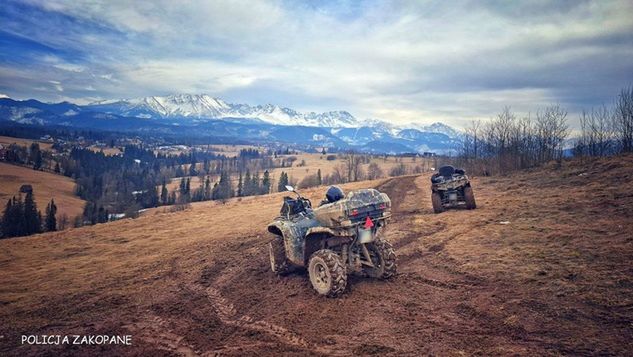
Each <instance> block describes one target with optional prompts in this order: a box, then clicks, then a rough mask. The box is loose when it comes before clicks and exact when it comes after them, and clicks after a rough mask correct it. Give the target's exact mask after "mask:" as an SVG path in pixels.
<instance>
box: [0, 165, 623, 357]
mask: <svg viewBox="0 0 633 357" xmlns="http://www.w3.org/2000/svg"><path fill="white" fill-rule="evenodd" d="M631 168H633V160H632V158H631V157H628V158H626V159H625V160H619V161H613V162H611V161H607V162H600V163H594V164H593V166H591V165H580V164H574V165H571V166H569V167H567V168H566V169H565V170H562V171H558V172H557V173H556V174H555V175H544V174H543V173H542V172H531V173H527V174H521V175H517V176H511V177H504V178H482V179H481V180H479V179H476V180H475V194H476V196H477V200H478V205H479V208H478V209H476V210H473V211H467V210H454V211H449V212H445V213H443V214H440V215H434V214H432V211H431V204H430V193H429V188H428V182H429V181H428V177H427V176H420V177H403V178H396V179H391V180H388V181H386V182H385V183H383V184H382V185H381V186H380V187H379V189H381V190H383V191H384V192H387V193H388V194H389V196H390V197H391V199H392V201H393V202H394V219H393V220H392V222H391V225H390V227H389V231H388V237H389V239H390V240H391V241H392V242H393V243H394V245H395V247H396V251H397V254H398V271H399V274H398V275H397V276H396V277H395V278H394V279H392V280H390V281H377V280H367V279H359V278H351V280H350V283H349V284H348V292H347V293H346V294H345V295H343V297H341V298H338V299H325V298H322V297H319V296H317V295H316V293H315V292H314V291H313V290H312V288H311V286H310V283H309V280H308V279H307V277H306V276H305V273H301V272H300V273H296V274H293V275H290V276H288V277H284V278H278V277H275V276H274V275H273V274H272V273H271V272H270V270H269V265H268V257H267V254H266V250H265V249H266V247H265V245H266V242H267V238H266V236H265V233H263V232H262V229H261V227H260V228H258V227H250V228H248V229H244V230H243V234H242V235H241V236H239V237H237V238H236V237H217V239H212V240H195V241H192V242H191V243H190V244H188V246H187V248H186V249H183V250H180V251H178V252H177V253H178V254H174V255H165V256H160V257H161V258H160V259H157V260H156V261H154V262H153V263H152V264H149V265H146V267H152V269H147V268H143V270H142V271H140V272H139V273H135V274H134V275H130V277H128V278H127V279H124V280H120V281H117V280H114V281H112V282H110V283H109V285H108V284H105V285H104V286H103V287H102V288H100V289H98V290H95V291H92V292H90V293H88V292H85V293H76V294H74V295H64V298H63V300H61V299H62V297H58V298H57V299H55V298H51V299H49V300H46V299H44V300H43V301H40V303H39V304H38V305H36V306H33V307H32V309H30V310H28V311H27V310H24V309H22V310H20V309H18V310H17V311H13V312H7V311H10V310H8V308H10V304H3V305H2V306H1V307H2V308H3V310H0V311H2V312H3V314H2V316H4V317H6V316H8V315H12V316H11V317H12V321H11V323H10V325H11V326H12V327H13V329H15V331H9V330H8V328H2V330H0V332H1V333H4V335H5V342H6V339H7V338H13V337H15V334H16V331H17V332H21V333H24V332H25V331H32V333H55V332H57V333H61V331H62V330H63V331H64V332H65V333H92V334H97V333H107V334H123V333H129V334H131V335H132V336H133V340H134V345H133V346H132V347H90V348H80V349H78V348H73V347H53V348H51V347H42V346H19V347H20V348H19V349H18V350H14V349H13V348H14V347H18V346H16V344H15V343H12V344H7V345H2V347H3V349H0V352H5V353H8V352H13V353H16V354H18V353H28V354H30V353H35V354H42V353H46V352H51V351H54V352H55V353H60V352H61V353H71V354H85V355H89V354H90V355H91V354H94V353H95V352H102V353H105V354H111V355H119V354H131V355H139V354H148V353H151V354H152V355H160V354H165V355H171V354H181V355H216V354H221V355H240V356H244V355H279V354H284V355H297V356H305V355H351V354H361V355H371V354H376V355H390V354H391V355H420V354H439V355H462V354H481V355H491V354H499V355H507V354H532V355H542V354H572V355H578V354H596V353H606V354H627V353H630V351H631V349H632V348H633V345H632V341H633V332H632V331H633V294H632V293H633V278H632V276H633V263H632V262H633V238H631V234H630V232H631V231H632V229H633V223H632V221H633V220H632V213H631V208H633V196H632V195H631V194H630V193H628V192H633V190H631V189H632V188H633V187H632V185H631ZM627 175H628V176H627ZM605 180H607V181H608V182H609V187H608V188H607V189H605V187H604V182H605ZM623 185H624V188H623ZM627 187H628V191H627ZM622 192H625V193H626V194H624V195H622V194H621V193H622ZM276 209H277V207H276V206H275V207H274V208H271V209H270V211H271V212H272V211H274V210H276ZM179 214H187V212H183V213H179ZM262 215H270V212H268V211H266V212H264V213H262ZM269 218H272V217H262V219H263V220H266V219H269ZM502 222H503V223H505V222H508V223H507V224H502ZM156 229H162V228H160V227H159V228H156ZM203 233H204V234H212V233H213V229H212V227H210V228H209V230H208V231H205V232H203ZM106 249H107V248H106ZM5 262H6V260H5ZM141 273H142V274H141ZM136 276H137V277H138V278H137V279H135V278H134V277H136ZM141 276H143V278H141ZM147 280H149V281H150V282H149V283H147V282H146V281H147ZM130 286H138V289H137V290H135V291H127V290H125V288H127V287H130ZM91 294H92V295H91ZM85 301H91V302H92V303H91V304H89V305H86V304H85ZM72 305H75V306H74V307H69V306H72ZM57 309H59V311H57ZM27 315H28V316H29V319H30V320H29V321H28V322H22V319H23V318H24V317H25V316H27ZM33 316H35V317H33ZM36 326H39V327H37V328H36ZM29 328H31V329H35V330H36V331H33V330H29ZM68 331H71V332H68Z"/></svg>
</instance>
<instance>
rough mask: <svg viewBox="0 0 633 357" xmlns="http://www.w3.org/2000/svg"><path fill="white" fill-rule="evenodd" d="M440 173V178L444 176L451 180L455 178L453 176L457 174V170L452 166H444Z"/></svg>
mask: <svg viewBox="0 0 633 357" xmlns="http://www.w3.org/2000/svg"><path fill="white" fill-rule="evenodd" d="M439 172H440V176H444V177H445V178H451V177H453V174H454V173H455V168H454V167H453V166H450V165H447V166H442V167H440V170H439Z"/></svg>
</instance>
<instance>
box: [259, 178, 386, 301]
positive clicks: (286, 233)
mask: <svg viewBox="0 0 633 357" xmlns="http://www.w3.org/2000/svg"><path fill="white" fill-rule="evenodd" d="M286 189H287V190H288V191H291V192H295V193H296V194H297V198H296V199H295V198H292V197H284V203H283V206H282V208H281V212H280V216H279V217H277V218H275V220H274V221H273V222H272V223H270V224H269V225H268V231H269V232H270V233H271V234H272V241H271V242H270V244H269V253H270V266H271V269H272V271H273V272H274V273H275V274H277V275H285V274H287V273H289V272H291V271H292V270H294V269H297V268H301V267H304V268H307V270H308V275H309V277H310V282H311V283H312V286H313V287H314V289H315V290H316V291H317V292H318V293H319V294H321V295H324V296H327V297H337V296H339V295H341V294H342V293H343V292H344V291H345V287H346V286H347V276H348V274H350V273H358V274H359V275H362V276H369V277H373V278H378V279H388V278H391V277H392V276H394V275H395V274H396V255H395V252H394V249H393V247H392V246H391V244H390V243H389V242H387V241H386V240H384V239H383V238H381V235H382V232H383V231H384V228H385V226H386V224H387V220H388V219H389V218H390V217H391V200H390V199H389V197H388V196H387V195H386V194H385V193H380V192H378V191H377V190H374V189H363V190H356V191H353V192H350V193H349V194H348V195H347V196H346V197H344V195H343V192H342V191H341V190H340V189H339V188H338V187H336V186H332V187H330V189H329V190H328V194H327V195H326V197H327V200H324V201H323V202H322V203H321V205H320V206H319V207H318V208H314V209H313V208H312V203H311V202H310V200H309V199H307V198H304V197H302V196H301V195H300V194H299V193H297V192H296V191H295V190H294V188H293V187H292V186H286Z"/></svg>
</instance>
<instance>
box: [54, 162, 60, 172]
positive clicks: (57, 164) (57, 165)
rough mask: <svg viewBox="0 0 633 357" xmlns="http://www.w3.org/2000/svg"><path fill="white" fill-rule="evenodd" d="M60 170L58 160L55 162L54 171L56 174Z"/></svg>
mask: <svg viewBox="0 0 633 357" xmlns="http://www.w3.org/2000/svg"><path fill="white" fill-rule="evenodd" d="M60 172H61V168H60V167H59V162H56V163H55V173H56V174H58V173H60Z"/></svg>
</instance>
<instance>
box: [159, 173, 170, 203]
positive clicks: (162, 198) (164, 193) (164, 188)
mask: <svg viewBox="0 0 633 357" xmlns="http://www.w3.org/2000/svg"><path fill="white" fill-rule="evenodd" d="M168 196H169V192H168V191H167V183H166V182H165V179H163V186H162V187H161V188H160V202H161V203H162V204H163V205H166V204H167V201H168V199H169V197H168Z"/></svg>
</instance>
